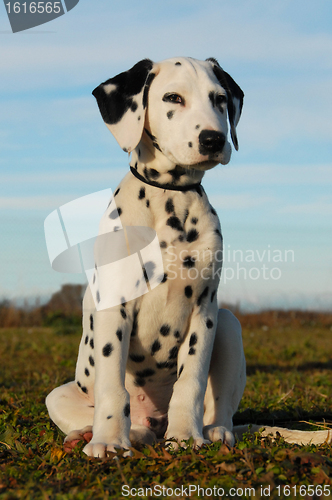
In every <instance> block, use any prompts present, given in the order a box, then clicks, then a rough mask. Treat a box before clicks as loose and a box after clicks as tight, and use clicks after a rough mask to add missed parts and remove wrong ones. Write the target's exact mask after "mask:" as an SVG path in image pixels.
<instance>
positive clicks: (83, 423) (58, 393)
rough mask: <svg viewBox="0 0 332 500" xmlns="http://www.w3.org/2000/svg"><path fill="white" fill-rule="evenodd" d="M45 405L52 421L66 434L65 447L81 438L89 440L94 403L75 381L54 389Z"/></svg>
mask: <svg viewBox="0 0 332 500" xmlns="http://www.w3.org/2000/svg"><path fill="white" fill-rule="evenodd" d="M46 406H47V409H48V413H49V415H50V417H51V419H52V420H53V422H54V423H55V424H56V425H57V426H58V427H59V428H60V429H61V430H62V432H64V433H65V434H66V435H67V437H66V439H65V449H67V448H68V449H69V448H72V447H74V446H75V445H76V444H77V442H78V441H80V440H82V439H84V440H85V441H90V439H91V437H92V424H93V415H94V403H93V401H92V400H91V399H90V398H89V397H88V396H86V395H85V394H82V393H81V392H80V391H79V389H78V387H77V385H76V384H75V382H69V383H68V384H64V385H61V386H60V387H57V388H56V389H54V390H53V391H52V392H51V393H50V394H49V395H48V396H47V398H46ZM67 451H68V450H67Z"/></svg>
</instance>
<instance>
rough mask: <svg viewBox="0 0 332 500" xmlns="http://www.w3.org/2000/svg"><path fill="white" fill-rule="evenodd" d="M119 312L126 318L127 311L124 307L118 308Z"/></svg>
mask: <svg viewBox="0 0 332 500" xmlns="http://www.w3.org/2000/svg"><path fill="white" fill-rule="evenodd" d="M120 313H121V316H122V317H123V319H127V313H126V311H125V309H123V308H122V309H120Z"/></svg>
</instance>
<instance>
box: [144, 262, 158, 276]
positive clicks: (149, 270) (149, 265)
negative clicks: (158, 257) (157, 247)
mask: <svg viewBox="0 0 332 500" xmlns="http://www.w3.org/2000/svg"><path fill="white" fill-rule="evenodd" d="M155 268H156V264H155V263H154V262H152V261H151V260H149V262H146V263H145V264H144V268H143V269H144V271H143V272H145V274H144V277H145V279H146V281H148V280H149V279H151V278H152V276H153V273H154V270H155Z"/></svg>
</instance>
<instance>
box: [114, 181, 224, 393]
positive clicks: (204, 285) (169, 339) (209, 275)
mask: <svg viewBox="0 0 332 500" xmlns="http://www.w3.org/2000/svg"><path fill="white" fill-rule="evenodd" d="M135 184H137V185H136V186H134V189H133V187H132V186H131V188H132V190H131V191H132V193H133V194H134V195H133V194H132V196H131V200H132V201H135V209H134V211H133V213H134V214H135V216H134V219H135V220H136V221H137V222H136V224H138V225H143V224H146V225H148V226H149V227H152V228H153V229H154V230H155V231H156V233H157V236H158V240H159V244H160V251H161V254H162V259H163V266H164V278H163V281H162V283H161V284H160V285H158V286H157V287H156V288H155V289H153V290H152V291H150V292H149V293H148V294H146V295H144V296H142V297H141V298H140V300H139V301H138V304H137V318H136V319H135V321H136V325H135V328H134V335H133V336H132V338H131V343H130V351H129V359H128V367H127V368H128V370H129V372H130V373H132V374H133V375H134V378H135V380H134V385H135V386H136V387H147V386H148V385H149V384H150V383H153V381H155V380H156V378H157V379H162V380H163V381H164V382H165V383H166V382H167V380H170V379H172V380H173V381H175V379H176V369H177V357H178V352H179V348H180V346H181V345H182V343H183V341H184V339H185V337H186V335H187V333H188V327H189V323H190V317H191V314H192V312H193V310H194V309H195V308H197V307H207V306H208V305H211V303H212V302H213V300H216V291H217V287H218V283H219V278H220V270H221V260H222V238H221V233H220V225H219V220H218V217H217V214H216V212H215V211H214V209H213V208H212V207H211V205H210V203H209V202H208V199H207V197H206V194H205V193H204V191H203V190H201V189H199V190H198V191H194V192H191V191H190V192H186V193H183V192H174V191H169V190H168V191H164V190H161V189H158V188H151V187H150V186H143V187H144V195H145V196H144V198H141V199H140V196H142V191H140V190H141V189H142V184H141V183H136V180H135ZM136 191H137V193H136ZM135 194H136V196H135ZM143 200H144V203H142V201H143ZM147 201H148V202H149V203H148V210H146V208H147V207H146V205H147ZM123 214H124V212H123ZM124 215H125V214H124ZM122 224H126V220H125V217H122ZM131 224H133V221H131Z"/></svg>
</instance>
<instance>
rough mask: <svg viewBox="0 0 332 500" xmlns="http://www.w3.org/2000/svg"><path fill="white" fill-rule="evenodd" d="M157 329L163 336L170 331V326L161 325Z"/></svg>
mask: <svg viewBox="0 0 332 500" xmlns="http://www.w3.org/2000/svg"><path fill="white" fill-rule="evenodd" d="M159 331H160V333H161V334H162V336H163V337H167V335H169V332H170V331H171V327H170V326H169V325H163V326H162V327H161V328H160V330H159Z"/></svg>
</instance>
